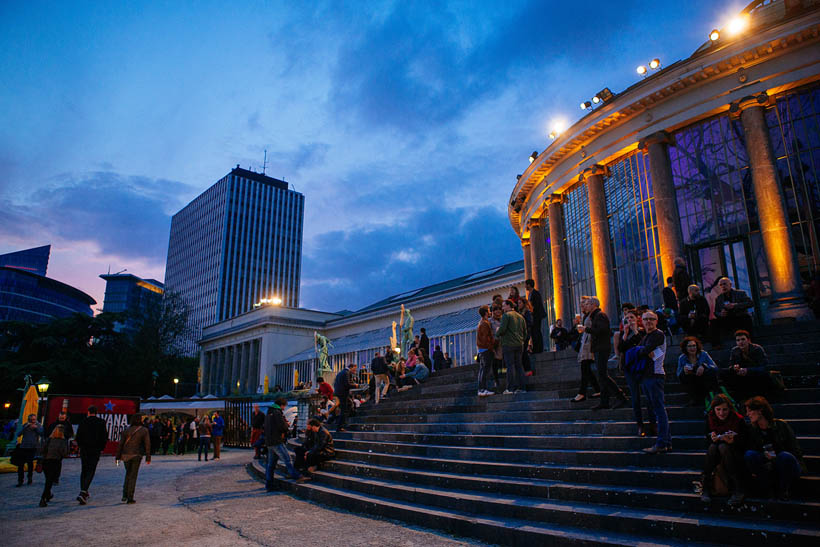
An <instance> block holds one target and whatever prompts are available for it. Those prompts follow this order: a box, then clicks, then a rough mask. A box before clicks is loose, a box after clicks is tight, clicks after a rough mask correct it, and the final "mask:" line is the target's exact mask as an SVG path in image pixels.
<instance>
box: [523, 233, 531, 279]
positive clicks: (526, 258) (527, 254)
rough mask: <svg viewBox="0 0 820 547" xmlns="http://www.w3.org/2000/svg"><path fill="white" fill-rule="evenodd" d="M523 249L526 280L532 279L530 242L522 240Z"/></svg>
mask: <svg viewBox="0 0 820 547" xmlns="http://www.w3.org/2000/svg"><path fill="white" fill-rule="evenodd" d="M521 248H522V249H523V250H524V279H525V280H526V279H532V251H531V250H530V240H529V239H522V240H521Z"/></svg>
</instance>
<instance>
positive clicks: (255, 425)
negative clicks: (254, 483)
mask: <svg viewBox="0 0 820 547" xmlns="http://www.w3.org/2000/svg"><path fill="white" fill-rule="evenodd" d="M264 427H265V414H263V413H262V411H261V410H259V405H253V415H251V446H252V447H254V453H253V459H255V460H260V459H262V455H261V454H260V452H259V451H260V450H261V448H262V447H261V446H259V445H258V443H257V442H256V441H258V440H259V437H261V436H262V430H263V429H264Z"/></svg>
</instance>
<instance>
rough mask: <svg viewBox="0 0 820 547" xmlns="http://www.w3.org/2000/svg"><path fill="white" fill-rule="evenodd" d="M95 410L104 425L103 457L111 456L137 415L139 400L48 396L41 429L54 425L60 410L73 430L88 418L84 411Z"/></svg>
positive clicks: (100, 396) (92, 396)
mask: <svg viewBox="0 0 820 547" xmlns="http://www.w3.org/2000/svg"><path fill="white" fill-rule="evenodd" d="M91 405H94V406H96V407H97V416H98V417H99V418H102V419H103V420H104V421H105V428H106V430H107V431H108V442H107V443H106V444H105V450H104V451H103V454H114V453H115V452H116V451H117V445H118V444H119V442H120V434H121V433H122V432H123V431H125V430H126V429H128V423H129V421H130V420H131V416H132V415H133V414H136V413H137V412H139V409H140V399H139V397H109V396H102V395H49V396H48V402H47V403H46V415H45V418H44V420H43V425H45V426H48V425H49V424H53V423H54V422H56V421H57V418H58V417H59V416H60V412H61V411H62V410H63V408H65V409H66V411H67V412H68V421H69V422H71V425H73V426H74V433H75V434H76V432H77V426H79V424H80V422H81V421H82V420H83V418H85V417H86V415H87V414H88V407H89V406H91Z"/></svg>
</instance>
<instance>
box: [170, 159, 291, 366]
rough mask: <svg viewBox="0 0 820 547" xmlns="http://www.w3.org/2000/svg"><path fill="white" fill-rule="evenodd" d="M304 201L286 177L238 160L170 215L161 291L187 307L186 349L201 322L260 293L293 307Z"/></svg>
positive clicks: (237, 309)
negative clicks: (176, 296) (247, 166)
mask: <svg viewBox="0 0 820 547" xmlns="http://www.w3.org/2000/svg"><path fill="white" fill-rule="evenodd" d="M304 207H305V197H304V196H303V195H302V194H300V193H299V192H295V191H293V190H288V185H287V183H286V182H284V181H281V180H278V179H275V178H272V177H268V176H265V175H262V174H259V173H254V172H253V171H248V170H246V169H240V168H239V166H237V167H236V169H233V170H231V172H230V173H228V174H227V175H226V176H225V177H223V178H222V179H220V180H219V181H218V182H217V183H216V184H214V185H213V186H211V187H210V188H208V189H207V190H205V192H203V193H202V194H200V195H199V196H198V197H197V198H196V199H194V200H193V201H192V202H191V203H189V204H188V205H186V206H185V207H183V208H182V210H180V211H179V212H178V213H177V214H175V215H174V217H173V219H172V220H171V237H170V240H169V243H168V260H167V262H166V266H165V290H166V291H167V292H178V293H180V295H181V296H182V298H183V300H184V301H185V303H186V304H187V306H188V313H189V317H188V326H189V327H190V334H189V337H188V340H187V341H186V343H185V345H184V347H185V353H186V354H187V355H195V354H196V352H197V346H196V341H197V340H198V339H199V337H200V335H201V332H202V328H203V327H205V326H207V325H210V324H212V323H216V322H217V321H223V320H225V319H228V318H230V317H234V316H236V315H239V314H241V313H243V312H246V311H248V310H250V309H252V308H253V305H254V304H255V303H257V302H259V301H260V300H262V299H263V298H268V299H275V298H278V299H281V301H282V305H283V306H288V307H298V306H299V279H300V275H301V267H302V220H303V217H304Z"/></svg>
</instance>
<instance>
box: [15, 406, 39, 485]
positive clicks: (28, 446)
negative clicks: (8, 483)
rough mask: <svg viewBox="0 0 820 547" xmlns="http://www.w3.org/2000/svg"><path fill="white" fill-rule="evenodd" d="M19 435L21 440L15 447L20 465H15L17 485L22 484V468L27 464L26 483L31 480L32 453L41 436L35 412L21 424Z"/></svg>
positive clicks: (35, 450)
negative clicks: (21, 428) (21, 429)
mask: <svg viewBox="0 0 820 547" xmlns="http://www.w3.org/2000/svg"><path fill="white" fill-rule="evenodd" d="M21 436H22V440H21V441H20V444H19V445H18V446H17V448H16V449H15V450H17V454H18V456H17V458H19V460H20V465H18V466H17V486H23V470H24V467H25V466H26V465H28V483H29V484H31V482H32V475H33V473H34V455H35V454H36V452H37V448H38V447H39V446H40V443H41V439H42V438H43V426H42V425H40V423H39V422H38V421H37V416H36V415H35V414H29V415H28V422H27V423H26V425H24V426H23V431H22V432H21Z"/></svg>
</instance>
